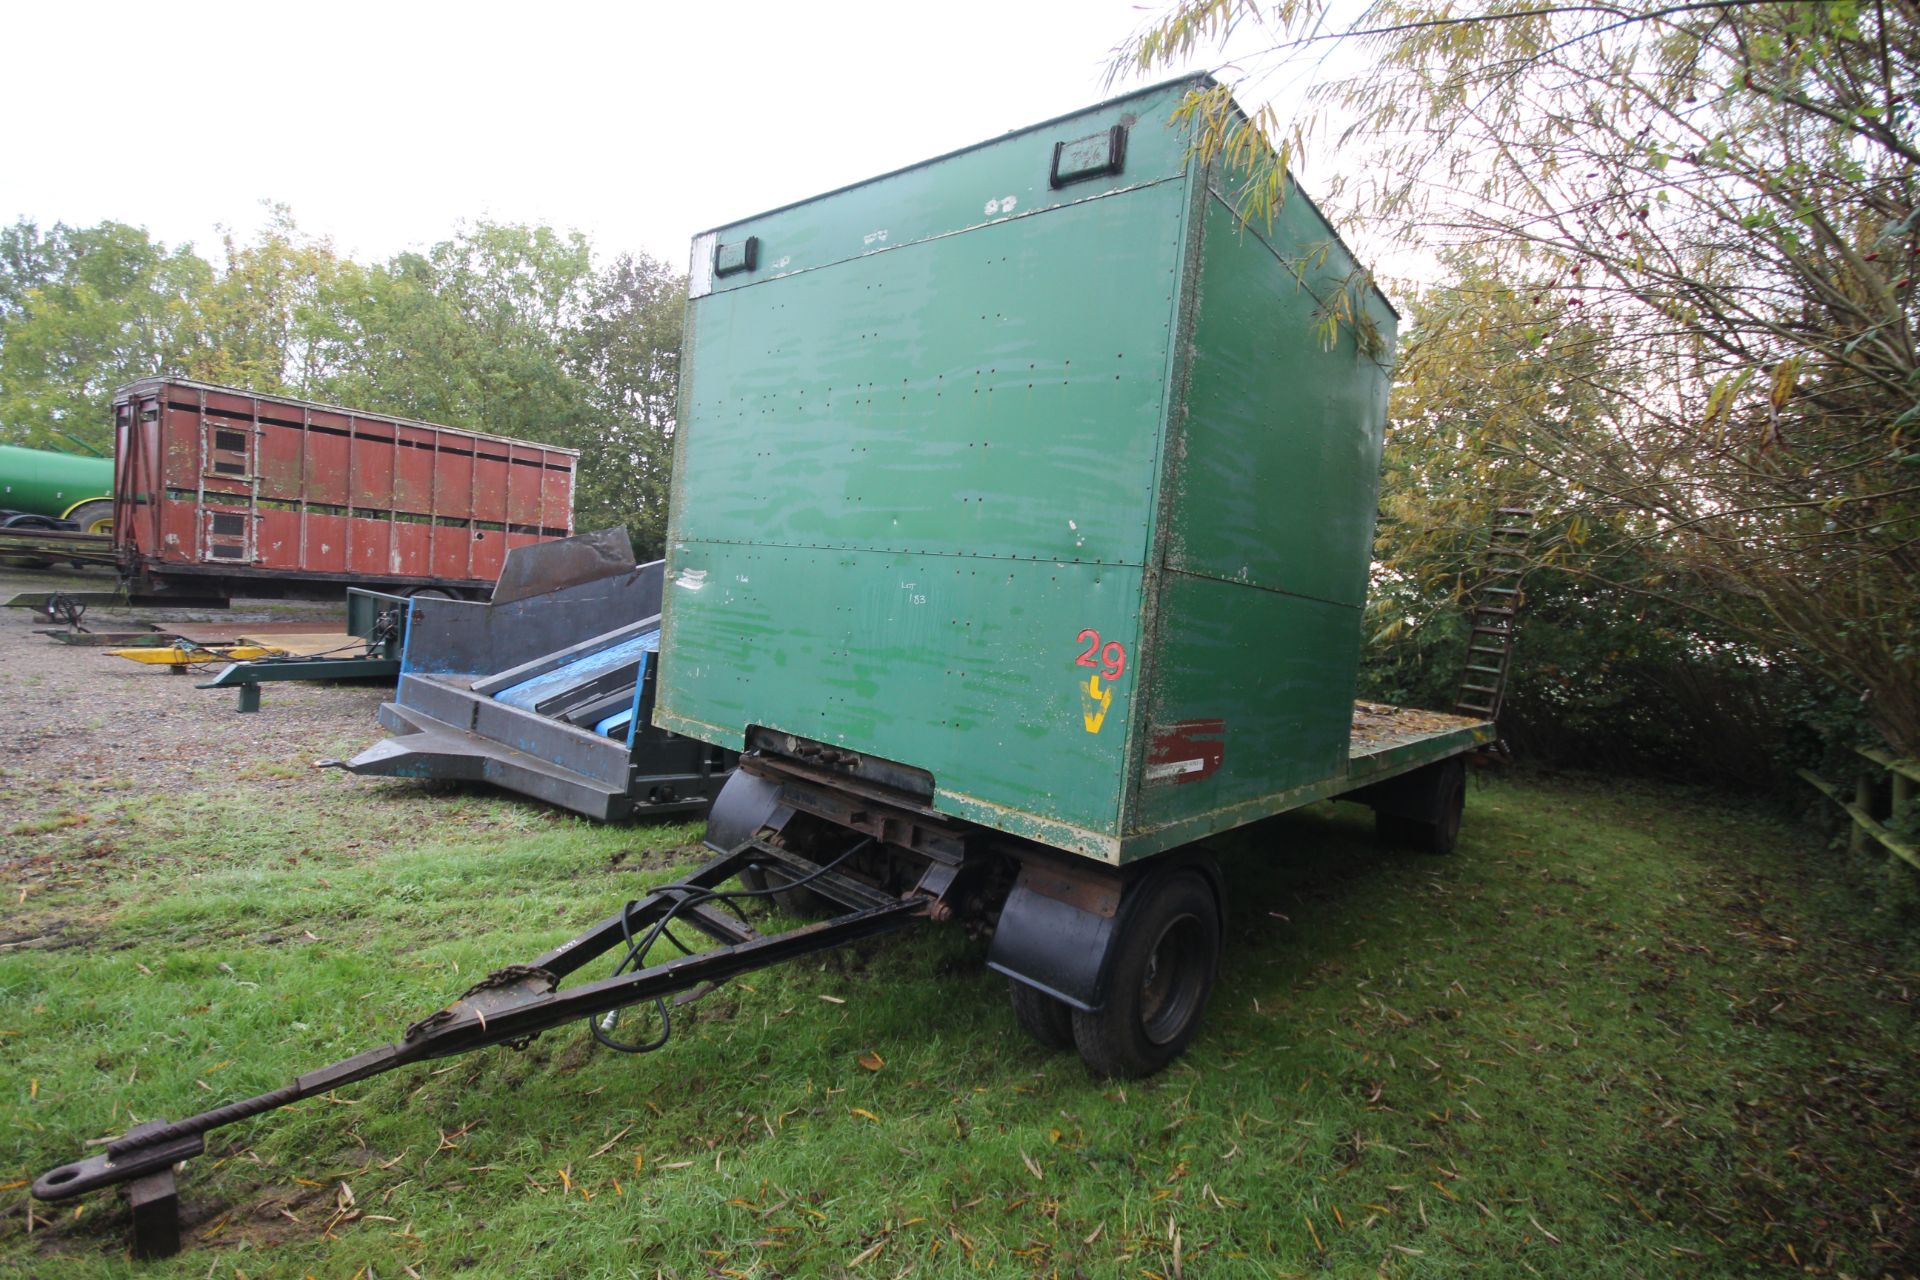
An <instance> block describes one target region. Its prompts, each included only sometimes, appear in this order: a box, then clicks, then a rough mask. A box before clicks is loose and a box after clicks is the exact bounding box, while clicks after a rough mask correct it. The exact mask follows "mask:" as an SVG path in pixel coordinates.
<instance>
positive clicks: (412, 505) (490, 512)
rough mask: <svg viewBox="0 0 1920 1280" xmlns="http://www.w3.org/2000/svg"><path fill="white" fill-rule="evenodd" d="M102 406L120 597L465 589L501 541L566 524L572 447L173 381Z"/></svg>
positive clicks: (486, 571) (476, 583) (554, 533)
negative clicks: (109, 450) (110, 439)
mask: <svg viewBox="0 0 1920 1280" xmlns="http://www.w3.org/2000/svg"><path fill="white" fill-rule="evenodd" d="M113 412H114V459H115V466H114V496H113V504H114V509H113V537H114V547H115V551H116V554H117V558H118V560H119V564H120V569H121V573H122V575H123V576H124V577H125V579H126V581H127V586H128V590H129V592H130V593H131V594H132V595H134V596H135V597H145V598H157V597H168V596H172V597H179V596H187V595H192V596H210V595H227V594H232V593H236V592H243V593H246V594H255V595H257V594H263V593H266V594H272V593H284V592H298V591H301V590H303V589H304V590H308V591H312V590H315V589H322V588H326V587H328V586H329V585H331V586H343V585H349V584H350V585H355V586H373V587H386V588H408V587H414V588H418V587H425V586H434V587H441V588H446V589H449V590H450V591H452V592H454V593H459V594H479V593H484V592H485V591H486V590H487V589H488V588H489V587H491V585H492V583H493V582H494V580H495V579H496V578H498V577H499V575H500V566H501V564H502V562H503V561H504V560H505V559H506V554H507V551H508V550H509V549H510V548H512V547H517V546H522V545H524V544H526V543H531V542H544V541H546V540H548V539H550V538H564V537H566V536H567V535H569V534H571V533H572V532H573V479H574V465H575V463H576V461H577V460H578V458H579V452H578V451H577V450H574V449H562V448H558V447H556V446H553V445H545V444H533V443H530V442H528V441H525V440H510V439H507V438H506V437H504V436H490V435H482V434H481V433H479V432H476V431H463V430H460V429H459V428H457V427H443V426H437V425H435V424H434V423H431V422H415V421H412V420H410V419H406V418H394V417H389V416H388V415H386V414H378V413H364V412H361V411H359V410H356V409H342V408H339V407H337V406H334V405H326V404H314V403H310V402H308V401H304V400H292V399H288V398H286V397H283V396H265V395H256V394H254V393H252V392H249V391H241V390H237V389H235V388H233V387H219V386H212V385H209V384H207V383H201V382H189V381H186V380H184V379H179V378H149V379H145V380H143V381H140V382H136V383H134V384H132V385H131V386H128V387H123V388H122V389H121V390H120V391H119V392H118V393H117V394H116V395H115V397H114V405H113Z"/></svg>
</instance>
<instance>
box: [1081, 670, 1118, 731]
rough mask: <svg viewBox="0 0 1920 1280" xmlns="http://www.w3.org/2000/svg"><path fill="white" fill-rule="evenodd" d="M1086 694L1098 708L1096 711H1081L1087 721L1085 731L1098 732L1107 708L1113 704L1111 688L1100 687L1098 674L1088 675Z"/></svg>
mask: <svg viewBox="0 0 1920 1280" xmlns="http://www.w3.org/2000/svg"><path fill="white" fill-rule="evenodd" d="M1087 696H1088V697H1089V698H1091V699H1093V701H1094V703H1095V704H1096V705H1097V706H1098V707H1099V708H1100V710H1098V711H1088V712H1084V713H1082V714H1083V716H1084V718H1085V719H1086V722H1087V732H1088V733H1098V732H1100V726H1101V725H1103V724H1105V723H1106V722H1107V708H1109V707H1111V706H1112V705H1113V690H1111V689H1102V688H1101V687H1100V677H1099V676H1088V677H1087Z"/></svg>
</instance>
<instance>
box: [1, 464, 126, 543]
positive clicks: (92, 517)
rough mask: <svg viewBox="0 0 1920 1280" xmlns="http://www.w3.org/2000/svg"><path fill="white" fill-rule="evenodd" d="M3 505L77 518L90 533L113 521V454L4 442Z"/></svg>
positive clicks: (6, 507) (106, 527)
mask: <svg viewBox="0 0 1920 1280" xmlns="http://www.w3.org/2000/svg"><path fill="white" fill-rule="evenodd" d="M0 510H5V511H24V512H27V513H29V514H31V515H36V516H52V517H54V518H55V519H62V520H73V521H75V522H77V523H78V524H79V525H80V527H81V528H82V529H84V530H86V531H87V532H89V533H104V532H106V531H107V530H108V529H109V528H111V527H112V524H113V459H112V458H88V457H83V456H82V455H80V454H76V453H55V452H53V451H52V450H50V449H28V448H24V447H22V446H20V445H14V444H0Z"/></svg>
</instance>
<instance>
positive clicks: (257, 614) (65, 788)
mask: <svg viewBox="0 0 1920 1280" xmlns="http://www.w3.org/2000/svg"><path fill="white" fill-rule="evenodd" d="M111 586H112V579H111V576H110V575H109V574H106V573H104V572H76V573H70V574H64V575H57V574H51V573H46V572H37V571H33V570H25V569H10V568H6V567H3V566H0V604H3V603H4V602H5V601H7V600H10V599H12V598H13V597H14V596H15V595H16V594H19V593H22V592H44V591H53V590H62V589H67V590H80V591H103V590H109V589H111ZM344 608H345V606H344V605H343V604H342V603H341V602H339V601H332V602H316V601H280V600H273V601H254V600H236V601H234V603H233V607H232V608H231V609H230V610H167V609H131V610H128V609H104V608H99V607H95V608H93V609H91V610H89V611H88V613H87V615H86V618H85V625H86V626H87V627H88V628H89V629H90V630H92V631H96V632H104V631H132V630H138V629H140V626H139V624H141V623H143V622H158V623H163V624H164V623H166V622H169V621H174V622H184V621H205V620H209V619H229V618H230V619H232V620H233V621H234V622H236V623H244V622H264V621H289V620H295V619H305V618H313V619H316V620H317V621H319V622H322V623H338V622H339V621H340V620H341V619H342V618H344ZM50 625H51V624H50V623H49V622H48V621H47V620H46V619H45V618H44V617H42V616H40V615H38V614H36V613H35V612H33V611H31V610H27V609H10V608H0V645H4V647H5V649H6V653H7V658H6V674H5V676H4V677H0V726H4V727H5V728H4V732H3V733H0V849H4V850H5V853H4V856H0V865H4V864H5V863H9V862H12V861H14V860H15V859H16V858H19V857H23V856H26V855H28V854H29V853H30V852H31V849H30V848H29V847H28V846H30V845H31V844H32V843H33V841H32V839H31V837H32V835H33V834H34V832H33V830H32V828H33V827H34V826H35V825H36V824H37V823H40V822H44V821H45V820H46V819H47V818H48V817H49V816H50V815H52V814H55V813H58V812H60V811H61V810H63V809H66V808H68V807H71V806H72V805H73V804H74V802H75V799H76V797H77V796H80V795H84V794H86V793H88V792H98V791H105V790H110V791H112V792H114V793H116V794H118V795H121V796H137V795H152V794H156V793H164V792H184V791H187V790H189V789H195V788H199V789H204V788H207V787H210V786H219V785H221V784H222V780H223V779H225V780H227V781H229V782H230V783H231V785H234V786H249V785H261V786H263V787H276V788H284V787H285V786H286V785H287V782H288V778H287V776H286V774H287V773H288V772H289V770H288V769H286V768H285V767H283V768H280V769H278V770H276V771H275V772H276V773H277V774H279V776H278V777H272V778H260V779H256V780H254V781H252V782H250V781H249V779H248V777H247V775H248V774H249V773H250V772H253V771H254V768H253V767H257V766H260V765H264V764H271V765H278V766H291V765H304V764H308V763H311V762H312V761H313V760H316V759H321V758H324V757H327V756H337V755H343V754H346V755H351V754H354V753H356V752H358V751H359V750H360V749H361V748H363V747H366V746H368V745H369V744H371V743H373V742H375V741H378V740H379V739H380V738H381V737H382V736H384V731H383V730H382V729H381V728H380V726H379V725H378V723H376V722H375V720H374V712H375V710H376V708H378V707H379V705H380V703H381V701H382V700H383V699H385V698H386V697H388V696H389V695H390V694H391V686H389V685H384V684H371V683H355V684H307V683H304V682H289V683H285V684H270V685H266V686H264V688H263V690H262V693H263V697H262V706H261V710H260V711H259V712H258V713H256V714H253V715H240V714H238V713H236V712H235V711H234V702H235V696H236V695H235V694H234V693H233V691H231V690H218V691H215V690H208V689H196V688H194V685H195V683H196V682H197V681H199V680H204V679H208V678H210V677H211V674H212V672H214V671H217V670H219V667H218V666H213V667H209V668H204V669H196V670H193V671H191V672H189V673H188V674H185V675H175V674H173V673H171V672H169V671H168V670H167V669H166V668H165V667H158V666H148V665H144V664H142V663H137V662H129V661H127V660H126V659H124V658H113V657H109V656H107V653H106V652H105V650H103V649H99V648H85V647H80V646H70V645H66V644H62V643H60V642H58V641H56V640H53V639H51V638H49V637H48V636H46V635H43V634H41V632H43V631H45V630H47V629H48V628H49V627H50ZM316 629H317V630H318V629H324V627H316ZM250 766H251V767H250ZM299 789H300V790H302V791H303V792H306V791H309V790H310V791H311V792H312V794H314V795H319V794H321V793H322V792H323V790H324V792H325V793H330V794H331V795H332V796H334V797H337V798H338V799H337V802H338V803H341V804H343V805H347V804H350V803H351V800H350V796H351V794H352V792H353V791H354V788H350V787H349V788H340V787H329V788H324V789H322V788H320V787H319V786H317V785H315V786H313V787H311V788H308V787H305V786H301V787H300V788H299Z"/></svg>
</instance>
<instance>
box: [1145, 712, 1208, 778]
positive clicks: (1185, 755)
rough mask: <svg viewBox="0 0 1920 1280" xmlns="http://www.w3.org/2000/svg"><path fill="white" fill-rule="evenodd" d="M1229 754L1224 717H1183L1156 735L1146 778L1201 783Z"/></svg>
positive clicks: (1148, 756) (1148, 754)
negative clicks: (1202, 718)
mask: <svg viewBox="0 0 1920 1280" xmlns="http://www.w3.org/2000/svg"><path fill="white" fill-rule="evenodd" d="M1226 756H1227V722H1226V721H1225V720H1182V721H1180V722H1178V723H1177V724H1170V725H1168V726H1167V727H1166V728H1164V729H1162V730H1160V732H1158V733H1156V734H1154V735H1153V746H1152V748H1151V749H1150V750H1149V751H1148V752H1147V776H1146V780H1147V781H1148V782H1171V783H1174V784H1175V785H1177V786H1184V785H1185V784H1187V783H1189V782H1198V781H1200V780H1201V779H1202V778H1210V777H1212V776H1213V775H1214V774H1216V773H1218V772H1219V771H1220V764H1221V762H1222V761H1223V760H1225V759H1226Z"/></svg>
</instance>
